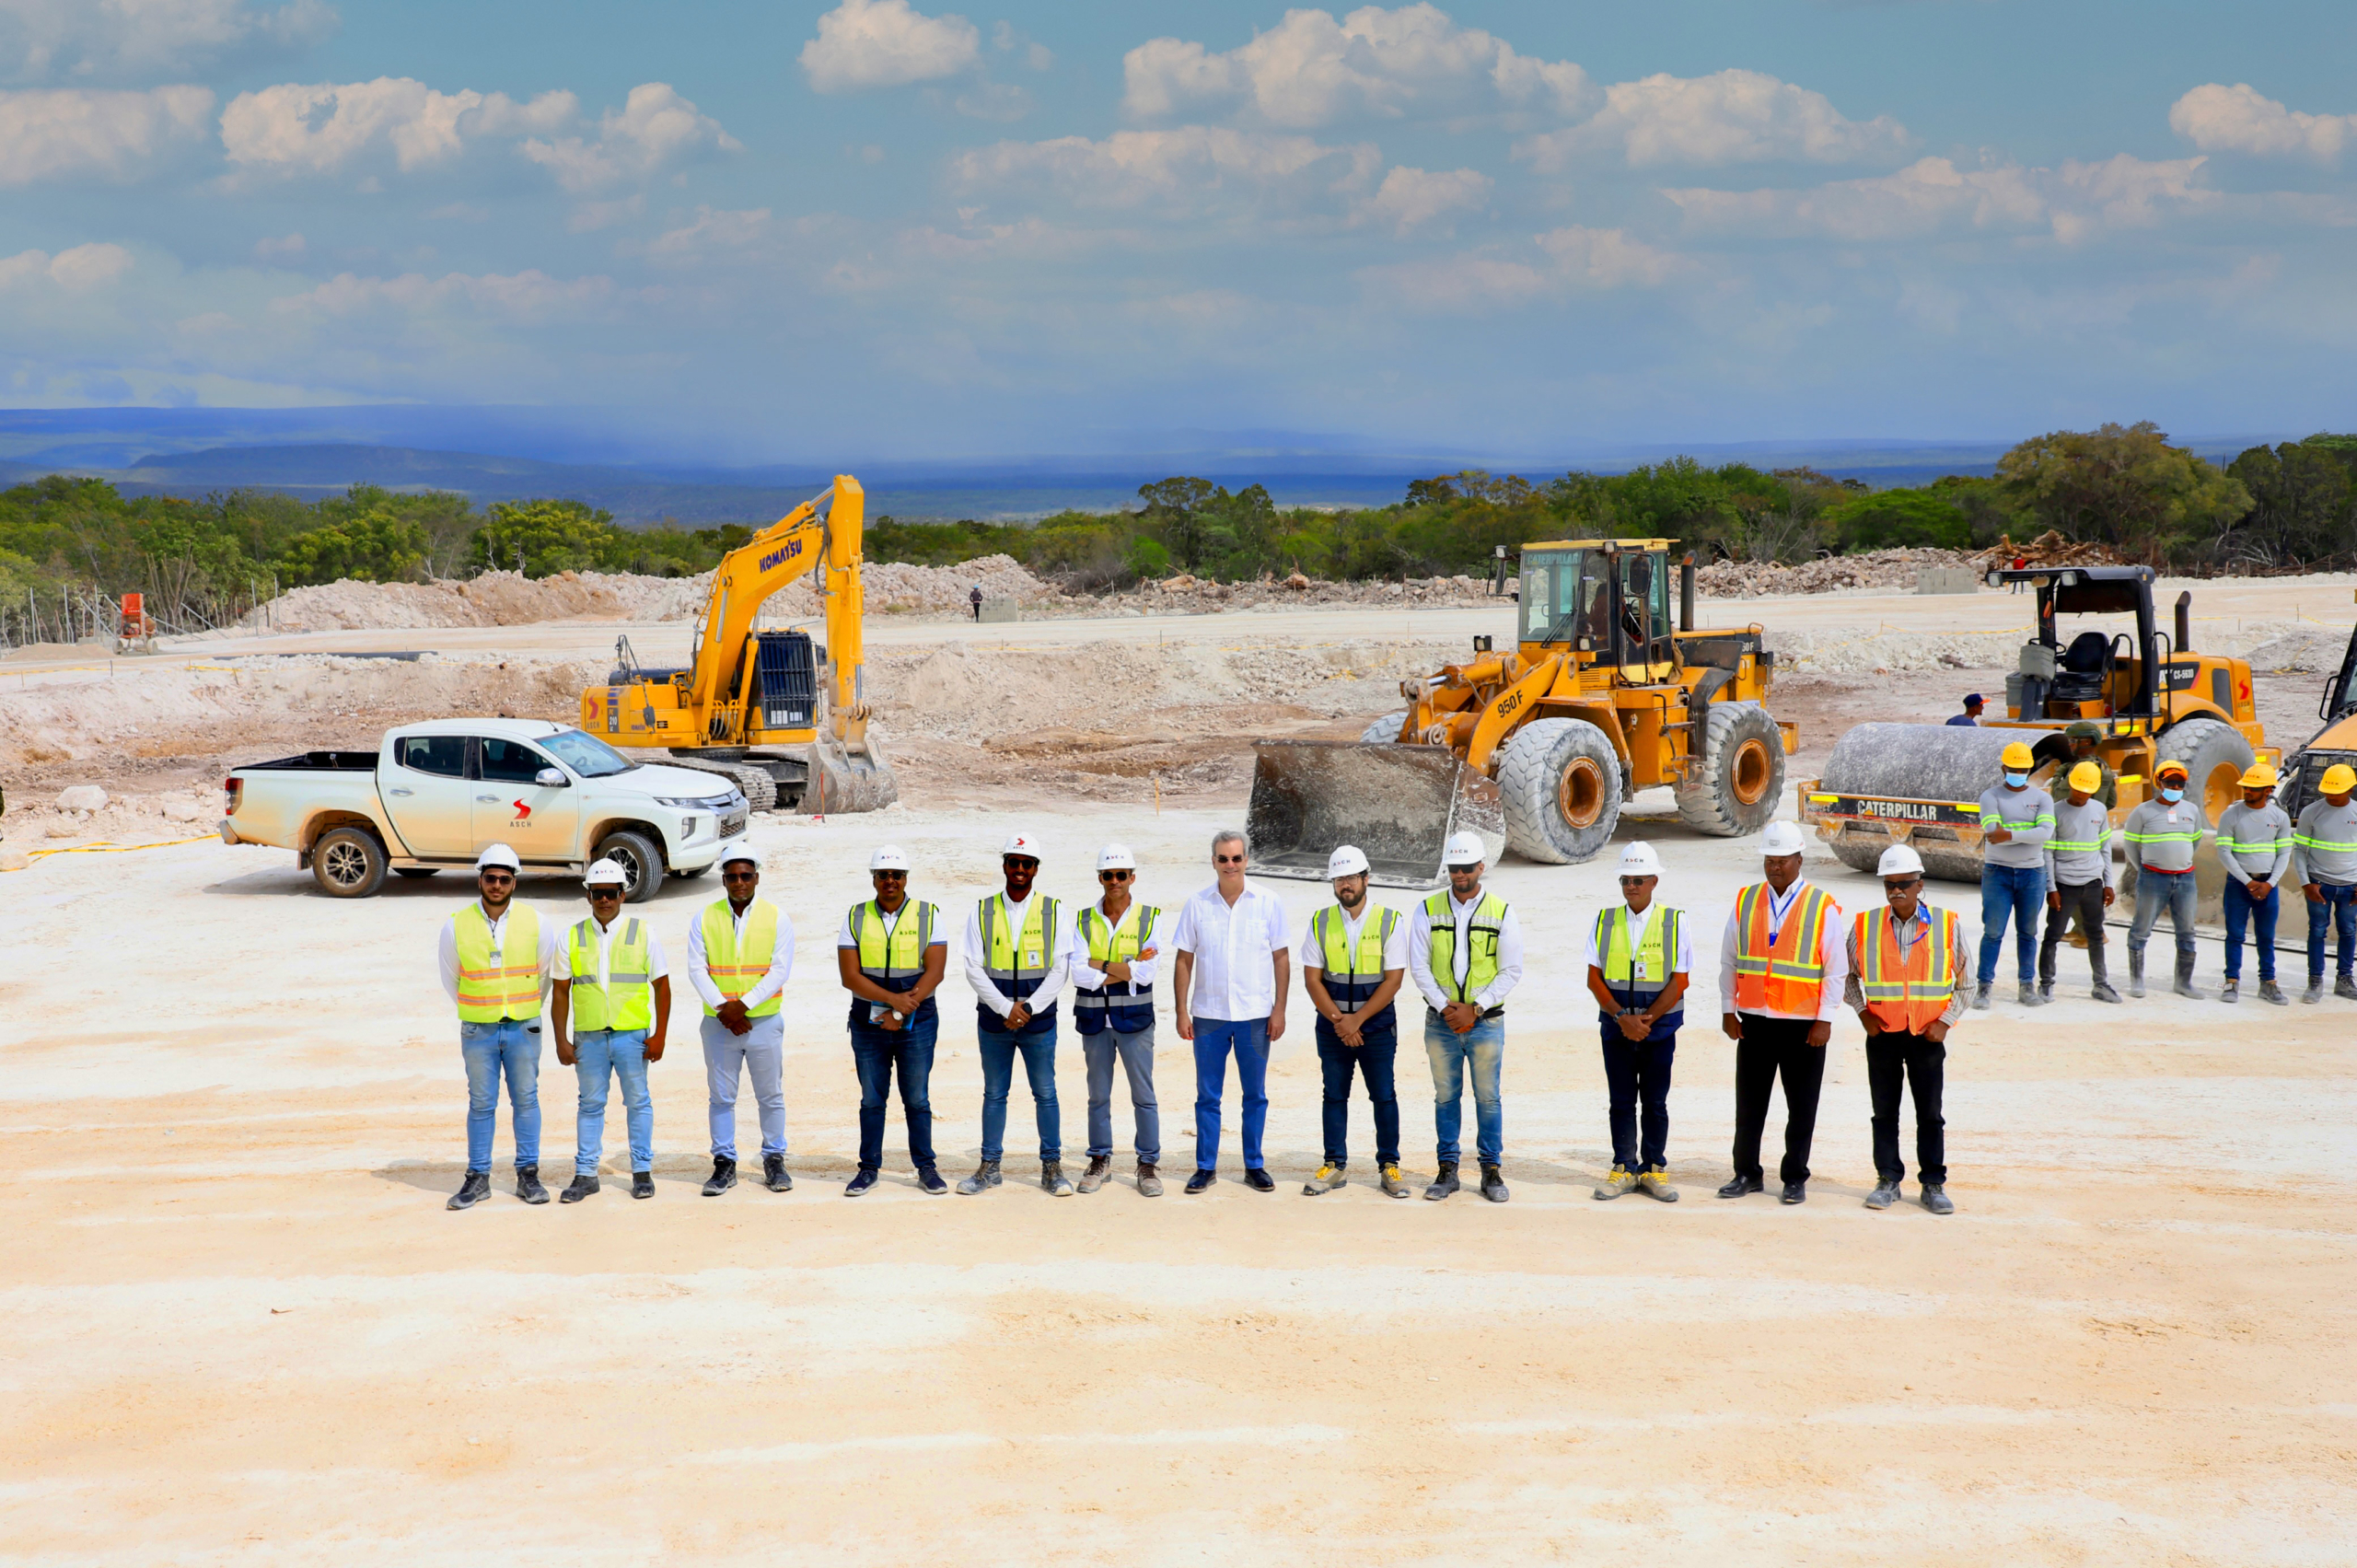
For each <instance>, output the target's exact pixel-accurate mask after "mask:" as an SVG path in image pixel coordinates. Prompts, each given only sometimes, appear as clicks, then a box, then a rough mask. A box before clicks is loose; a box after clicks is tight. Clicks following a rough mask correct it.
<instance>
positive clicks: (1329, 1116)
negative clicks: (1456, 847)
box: [1301, 844, 1408, 1198]
mask: <svg viewBox="0 0 2357 1568" xmlns="http://www.w3.org/2000/svg"><path fill="white" fill-rule="evenodd" d="M1368 869H1369V868H1368V865H1367V859H1366V852H1365V851H1364V850H1362V849H1360V848H1359V847H1358V846H1357V845H1356V844H1343V845H1341V847H1339V848H1337V849H1336V850H1335V851H1334V853H1333V854H1330V855H1329V856H1327V858H1326V878H1327V880H1328V881H1329V882H1330V883H1332V884H1333V888H1334V901H1333V902H1332V903H1330V904H1328V905H1327V906H1326V907H1325V908H1324V909H1322V910H1319V911H1318V912H1316V913H1314V914H1312V915H1311V916H1310V917H1309V923H1308V924H1307V925H1306V927H1304V928H1303V930H1302V934H1301V986H1302V989H1303V990H1304V991H1306V992H1308V993H1309V1005H1310V1006H1311V1007H1313V1008H1315V1009H1316V1010H1317V1013H1318V1029H1317V1034H1318V1071H1319V1074H1320V1075H1321V1076H1323V1078H1324V1079H1325V1086H1326V1102H1325V1106H1324V1108H1323V1131H1324V1132H1325V1137H1326V1158H1325V1160H1324V1162H1323V1163H1322V1164H1320V1165H1319V1166H1318V1174H1317V1175H1315V1176H1313V1177H1311V1178H1310V1179H1309V1180H1308V1181H1307V1182H1306V1183H1305V1184H1304V1185H1303V1187H1302V1191H1304V1192H1305V1193H1307V1194H1308V1195H1310V1196H1312V1197H1315V1196H1317V1195H1318V1193H1321V1192H1331V1191H1334V1190H1335V1189H1336V1188H1338V1187H1341V1186H1345V1185H1347V1184H1348V1182H1349V1180H1350V1178H1349V1176H1348V1175H1347V1174H1345V1173H1346V1172H1348V1171H1349V1169H1350V1165H1351V1153H1350V1140H1349V1136H1348V1134H1349V1131H1350V1122H1351V1078H1352V1076H1353V1074H1362V1075H1364V1077H1365V1079H1366V1098H1367V1100H1368V1103H1369V1105H1370V1106H1371V1107H1372V1109H1374V1112H1375V1167H1376V1185H1377V1186H1378V1187H1380V1188H1381V1189H1382V1191H1383V1193H1384V1196H1386V1197H1388V1198H1405V1197H1406V1196H1407V1195H1408V1179H1407V1177H1406V1176H1404V1175H1403V1174H1401V1172H1400V1169H1399V1086H1398V1085H1397V1084H1396V1082H1395V1081H1394V1079H1393V1076H1392V1063H1393V1062H1394V1060H1395V1059H1396V1058H1397V1056H1398V1054H1399V1008H1397V1007H1396V1006H1394V1005H1392V998H1393V997H1395V996H1397V995H1399V987H1400V986H1401V985H1402V984H1404V983H1405V982H1406V981H1407V978H1408V923H1407V922H1406V921H1404V920H1402V919H1400V918H1399V911H1398V910H1393V909H1385V908H1383V907H1381V906H1380V905H1376V904H1370V903H1369V902H1368V901H1367V896H1366V881H1367V872H1368Z"/></svg>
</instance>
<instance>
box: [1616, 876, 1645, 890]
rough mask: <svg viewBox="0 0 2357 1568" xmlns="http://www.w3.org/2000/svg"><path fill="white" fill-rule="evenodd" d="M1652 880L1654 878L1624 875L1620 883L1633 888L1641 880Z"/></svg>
mask: <svg viewBox="0 0 2357 1568" xmlns="http://www.w3.org/2000/svg"><path fill="white" fill-rule="evenodd" d="M1652 880H1653V878H1652V877H1621V878H1620V885H1621V886H1622V887H1624V888H1633V887H1635V886H1636V885H1637V884H1638V883H1640V882H1650V881H1652Z"/></svg>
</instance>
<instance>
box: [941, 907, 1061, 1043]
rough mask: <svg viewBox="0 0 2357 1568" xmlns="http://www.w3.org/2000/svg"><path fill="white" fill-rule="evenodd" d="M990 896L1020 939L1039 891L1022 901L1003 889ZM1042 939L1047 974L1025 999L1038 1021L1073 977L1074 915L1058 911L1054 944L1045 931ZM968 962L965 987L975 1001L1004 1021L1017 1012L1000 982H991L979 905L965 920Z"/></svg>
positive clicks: (1013, 1000)
mask: <svg viewBox="0 0 2357 1568" xmlns="http://www.w3.org/2000/svg"><path fill="white" fill-rule="evenodd" d="M991 896H992V897H993V898H995V899H1000V900H1004V902H1005V905H1006V920H1007V928H1008V930H1009V931H1010V932H1012V933H1016V934H1018V935H1019V934H1020V933H1021V932H1022V930H1023V923H1024V922H1025V921H1027V920H1028V919H1030V918H1031V900H1033V899H1036V898H1038V897H1039V889H1037V888H1033V889H1031V891H1030V893H1029V894H1028V896H1026V897H1024V898H1021V899H1016V898H1011V897H1009V896H1008V895H1007V894H1006V892H1005V891H1004V889H1002V890H1001V891H999V892H996V893H993V894H992V895H991ZM1039 935H1040V938H1041V939H1042V940H1044V941H1048V952H1047V954H1046V958H1047V966H1048V967H1047V972H1046V973H1045V974H1043V975H1041V976H1040V977H1039V990H1037V991H1034V992H1033V993H1031V994H1030V995H1028V996H1027V997H1024V998H1023V999H1022V1000H1023V1001H1024V1002H1025V1003H1026V1004H1027V1005H1029V1007H1030V1009H1031V1012H1032V1016H1035V1017H1036V1016H1039V1014H1041V1013H1044V1012H1046V1011H1047V1010H1048V1009H1049V1008H1051V1007H1052V1006H1054V1005H1056V998H1057V997H1058V996H1059V995H1060V994H1062V992H1063V988H1064V981H1065V980H1066V979H1067V978H1069V977H1070V975H1071V973H1072V911H1070V910H1068V909H1064V908H1062V907H1059V908H1058V909H1057V911H1056V931H1055V935H1054V937H1053V939H1052V940H1050V939H1049V936H1048V933H1047V932H1045V931H1042V932H1041V933H1040V934H1039ZM965 958H966V983H967V984H968V985H970V986H972V987H973V988H974V1000H975V1001H977V1002H980V1003H981V1005H983V1006H985V1007H988V1008H989V1009H990V1010H991V1011H992V1012H993V1013H996V1014H997V1015H998V1016H1000V1017H1002V1018H1004V1017H1005V1016H1007V1015H1008V1014H1009V1013H1011V1012H1013V1011H1015V999H1014V998H1013V997H1010V996H1008V995H1007V994H1006V993H1004V992H1003V991H1001V990H999V988H998V982H997V981H994V980H993V979H991V950H990V949H989V948H988V947H984V946H983V945H982V906H981V904H979V903H977V904H976V905H975V906H974V910H973V912H972V913H970V914H969V915H968V916H967V917H966V948H965Z"/></svg>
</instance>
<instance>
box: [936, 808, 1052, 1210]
mask: <svg viewBox="0 0 2357 1568" xmlns="http://www.w3.org/2000/svg"><path fill="white" fill-rule="evenodd" d="M999 874H1000V877H1001V879H1002V889H1003V890H1002V891H1000V892H996V893H993V894H992V895H991V896H990V897H989V898H987V899H984V900H981V903H979V904H977V905H976V906H975V908H974V912H973V913H972V914H970V915H969V916H968V917H967V919H966V947H965V958H966V983H967V984H968V985H970V986H972V987H973V988H974V1025H975V1036H976V1043H977V1044H978V1045H979V1046H980V1048H981V1058H982V1163H981V1165H980V1166H979V1167H976V1169H975V1171H974V1174H973V1175H971V1176H970V1177H968V1178H966V1179H965V1180H963V1181H961V1182H959V1183H958V1191H960V1192H962V1193H964V1194H966V1195H967V1196H968V1197H972V1196H973V1195H974V1194H976V1193H978V1192H987V1191H990V1190H991V1189H992V1188H993V1187H996V1186H998V1185H999V1184H1000V1182H1001V1181H1002V1180H1004V1177H1002V1175H1001V1174H1000V1171H999V1161H1000V1158H1001V1157H1002V1156H1004V1154H1005V1152H1006V1150H1005V1144H1006V1097H1007V1092H1008V1090H1009V1089H1011V1088H1012V1087H1013V1086H1014V1084H1015V1058H1016V1054H1017V1053H1018V1052H1019V1053H1020V1054H1021V1055H1022V1057H1023V1075H1024V1077H1025V1078H1026V1079H1028V1081H1029V1083H1030V1085H1031V1113H1032V1117H1033V1120H1034V1121H1036V1122H1037V1123H1038V1125H1039V1185H1040V1187H1041V1188H1042V1189H1043V1190H1045V1191H1047V1192H1049V1193H1050V1194H1051V1195H1053V1196H1055V1197H1058V1198H1068V1197H1070V1196H1071V1195H1072V1191H1073V1184H1072V1179H1071V1178H1069V1177H1067V1176H1065V1175H1064V1154H1063V1111H1062V1108H1061V1107H1060V1106H1059V1105H1058V1104H1057V1103H1056V997H1057V994H1058V993H1061V992H1062V990H1063V987H1064V981H1065V980H1066V979H1067V978H1069V977H1070V975H1071V973H1072V931H1071V928H1070V927H1069V926H1068V925H1067V924H1066V923H1065V921H1064V912H1063V909H1062V905H1060V904H1059V903H1058V901H1057V900H1054V899H1051V898H1049V897H1048V896H1047V895H1046V894H1044V893H1035V892H1034V891H1033V889H1032V886H1031V884H1032V882H1033V880H1034V879H1035V878H1037V877H1039V841H1038V840H1037V839H1035V838H1033V837H1032V836H1031V835H1030V834H1028V833H1016V835H1015V836H1014V837H1012V838H1010V839H1008V840H1007V841H1006V842H1005V844H1004V845H1003V846H1002V847H1001V849H1000V852H999Z"/></svg>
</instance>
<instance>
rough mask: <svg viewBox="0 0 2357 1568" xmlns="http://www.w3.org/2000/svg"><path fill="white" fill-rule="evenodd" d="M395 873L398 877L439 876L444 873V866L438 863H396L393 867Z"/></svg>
mask: <svg viewBox="0 0 2357 1568" xmlns="http://www.w3.org/2000/svg"><path fill="white" fill-rule="evenodd" d="M393 875H394V876H396V877H439V876H440V875H442V868H441V867H440V866H438V865H396V866H394V867H393Z"/></svg>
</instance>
